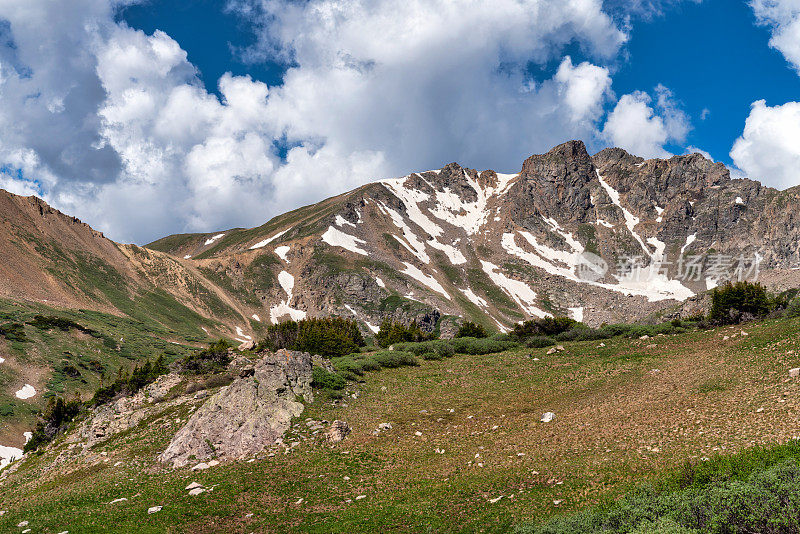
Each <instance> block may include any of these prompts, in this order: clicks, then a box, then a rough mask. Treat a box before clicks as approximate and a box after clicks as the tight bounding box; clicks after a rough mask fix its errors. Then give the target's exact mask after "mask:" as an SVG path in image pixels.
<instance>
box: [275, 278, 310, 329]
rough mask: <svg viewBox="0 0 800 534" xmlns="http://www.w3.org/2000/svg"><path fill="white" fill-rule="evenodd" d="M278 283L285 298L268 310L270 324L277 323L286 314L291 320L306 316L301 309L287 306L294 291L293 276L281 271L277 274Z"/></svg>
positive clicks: (298, 319) (299, 319)
mask: <svg viewBox="0 0 800 534" xmlns="http://www.w3.org/2000/svg"><path fill="white" fill-rule="evenodd" d="M278 283H279V284H280V285H281V288H283V291H284V292H285V293H286V300H285V301H282V302H281V303H280V304H278V305H276V306H273V307H272V308H270V310H269V317H270V320H271V321H272V324H278V320H279V319H280V318H281V317H284V316H286V315H288V316H289V317H290V318H291V319H292V320H293V321H301V320H303V319H305V318H306V312H304V311H303V310H296V309H294V308H292V307H291V306H289V305H290V304H291V303H292V292H293V291H294V276H292V275H291V274H289V273H288V272H286V271H281V272H280V274H278Z"/></svg>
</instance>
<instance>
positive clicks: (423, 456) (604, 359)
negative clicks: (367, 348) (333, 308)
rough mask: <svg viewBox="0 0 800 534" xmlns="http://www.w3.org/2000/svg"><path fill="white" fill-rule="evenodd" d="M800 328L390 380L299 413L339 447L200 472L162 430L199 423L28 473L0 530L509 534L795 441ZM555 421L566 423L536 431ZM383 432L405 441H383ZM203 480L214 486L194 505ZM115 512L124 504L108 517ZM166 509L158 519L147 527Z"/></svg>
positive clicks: (589, 346)
mask: <svg viewBox="0 0 800 534" xmlns="http://www.w3.org/2000/svg"><path fill="white" fill-rule="evenodd" d="M798 329H800V320H777V321H771V322H767V323H764V324H760V325H749V326H746V327H745V328H744V330H746V331H748V332H749V333H750V335H749V336H746V337H745V336H742V335H741V334H740V333H739V332H740V331H741V330H742V329H741V328H725V329H719V330H713V331H708V332H694V333H690V334H683V335H679V336H674V337H658V338H655V339H649V340H644V341H642V340H634V341H631V340H627V339H614V340H610V341H606V342H605V343H606V345H607V346H606V347H602V348H599V347H598V345H599V343H598V342H580V343H573V344H565V345H566V348H567V350H566V351H565V352H562V353H558V354H554V355H550V356H548V355H546V350H545V349H540V350H534V351H532V353H533V355H534V356H536V357H538V358H540V361H538V362H534V361H533V360H532V359H530V358H528V357H527V356H528V354H529V353H530V352H531V351H530V350H517V351H510V352H507V353H503V354H500V355H490V356H456V357H454V358H451V359H448V360H444V361H441V362H424V363H423V364H422V365H421V366H420V367H417V368H402V369H396V370H384V371H381V372H379V373H372V374H368V375H367V377H366V382H365V383H364V384H362V385H360V386H359V387H358V390H359V396H358V398H357V399H348V400H347V403H348V404H349V405H348V406H346V407H338V408H337V407H333V406H332V404H331V403H330V402H328V401H326V400H325V399H322V398H318V399H317V402H315V403H314V404H313V405H312V406H310V407H309V409H308V410H307V412H306V413H304V414H303V417H306V416H309V417H315V418H319V419H326V420H329V421H332V420H334V419H343V420H346V421H348V423H349V424H350V425H351V427H353V429H354V431H353V434H352V435H351V436H350V437H349V438H348V439H347V440H346V441H345V442H344V443H342V444H340V445H338V446H336V447H333V448H329V447H324V446H312V445H310V444H308V443H303V444H301V445H300V446H299V447H298V448H297V449H296V451H295V452H293V453H291V454H287V455H284V454H278V455H276V456H275V457H273V458H266V459H263V460H257V461H255V462H253V463H247V462H240V463H235V464H232V465H229V466H220V467H217V468H214V469H212V470H209V471H206V472H202V473H193V472H190V471H188V470H177V471H163V470H161V468H160V467H158V466H157V465H156V464H155V461H154V460H153V458H154V457H155V455H156V454H157V453H158V452H159V451H161V450H163V449H164V447H165V446H166V443H167V442H168V440H169V434H168V432H166V431H162V429H163V430H166V428H171V430H172V431H174V428H173V424H172V421H173V420H174V418H175V417H176V416H177V417H182V418H183V419H184V420H185V417H186V413H165V414H163V415H162V416H161V417H159V418H157V420H153V421H148V422H147V424H145V425H143V426H142V427H140V428H139V429H137V430H135V431H134V432H131V433H128V434H126V435H122V436H119V437H116V438H114V439H112V440H111V441H110V442H108V443H106V444H104V445H101V446H98V447H97V449H96V451H95V452H96V453H97V454H96V455H95V456H94V460H93V462H91V463H89V464H80V465H75V466H73V468H74V469H75V471H73V472H72V473H70V474H54V473H48V474H46V475H43V472H42V471H41V470H40V469H41V467H42V466H43V465H44V464H45V460H51V459H52V456H53V455H54V453H53V452H48V453H47V454H46V455H45V456H44V457H35V458H32V459H31V460H28V465H26V466H25V468H24V469H20V471H19V473H18V474H14V475H11V476H10V477H9V478H8V479H7V480H6V481H4V482H3V483H2V485H0V509H4V510H8V513H7V514H6V515H4V516H2V517H0V529H8V530H12V527H13V526H14V525H16V524H17V523H18V522H20V521H23V520H28V521H30V522H31V527H32V528H34V530H35V531H50V532H59V531H61V530H69V531H70V532H71V533H77V532H97V531H110V532H126V531H133V530H136V531H139V532H163V531H165V530H167V531H170V532H212V531H226V532H253V531H258V532H283V531H305V532H348V531H349V532H361V531H378V530H381V531H408V532H419V531H425V530H433V531H449V532H467V531H475V530H479V529H483V530H484V531H487V532H490V531H505V530H507V529H509V528H510V526H511V525H512V524H517V523H520V522H524V521H530V520H541V519H545V518H547V517H550V516H552V515H554V514H559V513H563V512H566V511H569V510H573V509H576V508H578V507H581V506H583V505H585V504H587V503H593V502H597V501H598V500H599V499H600V498H601V497H603V496H609V495H615V494H617V493H618V492H620V491H622V490H624V489H625V488H626V487H627V486H628V485H629V484H631V483H633V482H635V481H639V480H641V479H642V478H646V477H649V476H653V475H658V474H660V473H663V472H664V471H667V470H670V469H673V468H675V467H676V466H679V465H681V464H682V463H683V462H684V461H685V460H686V459H687V458H701V457H706V456H709V457H710V456H713V455H714V454H717V453H729V452H734V451H738V450H741V449H743V448H746V447H749V446H752V445H754V444H770V443H779V442H783V441H786V440H787V439H788V438H790V437H791V436H793V435H795V434H797V430H796V423H795V421H796V418H797V417H796V416H797V413H798V409H800V399H798V396H797V392H798V384H797V383H796V382H794V381H793V382H788V381H787V380H786V379H787V377H788V374H787V370H788V369H789V368H791V367H796V366H798V362H800V354H798V351H800V338H798V336H797V331H798ZM734 334H736V337H733V335H734ZM724 336H729V339H727V340H725V339H724ZM655 369H658V372H654V370H655ZM384 387H385V388H386V389H385V390H384V389H383V388H384ZM784 393H786V395H784ZM451 409H452V410H453V411H452V412H450V410H451ZM181 410H184V411H185V410H186V408H182V409H181ZM545 411H553V412H555V413H556V414H557V417H556V419H555V420H554V421H553V422H551V423H548V424H544V423H540V422H539V418H540V417H541V415H542V413H543V412H545ZM381 422H391V423H392V424H393V425H394V428H393V430H391V431H388V432H385V433H382V434H381V435H379V436H374V435H372V430H373V429H374V428H376V427H377V425H378V424H379V423H381ZM301 426H304V425H301ZM417 431H419V432H421V433H422V436H420V437H418V436H415V432H417ZM290 439H291V438H290ZM437 448H438V449H444V451H445V452H444V454H438V453H437V452H435V450H436V449H437ZM102 453H106V455H105V456H101V454H102ZM476 454H478V455H480V456H479V457H476ZM118 461H121V462H123V463H122V464H121V465H120V466H118V467H113V466H114V464H115V463H116V462H118ZM478 463H482V464H483V467H479V466H478ZM345 476H347V477H350V480H345V479H344V477H345ZM192 481H198V482H200V483H202V484H205V485H207V486H211V485H215V484H216V486H215V488H214V490H213V492H211V493H205V494H202V495H200V496H197V497H189V496H188V494H187V492H186V491H185V490H184V489H183V488H184V486H186V485H187V484H188V483H189V482H192ZM359 495H366V498H364V499H361V500H355V498H356V496H359ZM500 496H503V498H502V499H500V500H499V501H497V502H495V503H492V502H491V500H492V499H497V498H498V497H500ZM119 497H126V498H128V499H129V500H128V501H126V502H122V503H118V504H114V505H110V504H108V503H109V502H110V501H111V500H113V499H116V498H119ZM301 498H302V499H303V501H302V502H301V503H299V504H298V500H299V499H301ZM348 500H350V501H351V502H348ZM554 500H560V501H563V502H562V503H560V504H559V505H554V503H553V501H554ZM154 505H163V506H164V509H163V511H162V512H160V513H158V514H154V515H148V514H147V512H146V510H147V508H148V507H150V506H154ZM247 514H253V515H252V516H251V517H247Z"/></svg>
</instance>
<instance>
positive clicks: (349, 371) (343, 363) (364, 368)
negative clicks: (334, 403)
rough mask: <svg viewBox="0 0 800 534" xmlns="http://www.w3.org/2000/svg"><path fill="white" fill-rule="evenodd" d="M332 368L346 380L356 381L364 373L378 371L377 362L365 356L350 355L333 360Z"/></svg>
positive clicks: (378, 365)
mask: <svg viewBox="0 0 800 534" xmlns="http://www.w3.org/2000/svg"><path fill="white" fill-rule="evenodd" d="M332 362H333V368H334V369H336V372H337V373H338V374H339V375H341V376H342V377H344V378H345V379H347V380H358V379H359V378H361V377H362V376H364V373H367V372H370V371H379V370H380V368H381V366H380V364H379V363H378V362H376V361H375V360H373V359H372V358H370V357H369V356H367V355H365V354H351V355H349V356H344V357H342V358H333V360H332Z"/></svg>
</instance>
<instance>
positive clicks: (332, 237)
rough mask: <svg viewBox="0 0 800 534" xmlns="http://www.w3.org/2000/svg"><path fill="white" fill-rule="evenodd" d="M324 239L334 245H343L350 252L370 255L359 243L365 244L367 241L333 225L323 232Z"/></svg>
mask: <svg viewBox="0 0 800 534" xmlns="http://www.w3.org/2000/svg"><path fill="white" fill-rule="evenodd" d="M322 240H323V241H324V242H326V243H327V244H329V245H331V246H333V247H342V248H343V249H345V250H349V251H350V252H355V253H356V254H361V255H362V256H369V254H367V251H366V250H364V249H362V248H360V247H359V245H365V244H366V243H367V242H366V241H364V240H363V239H359V238H357V237H355V236H352V235H350V234H346V233H344V232H342V231H341V230H339V229H338V228H334V227H333V226H329V227H328V229H327V230H325V233H324V234H322Z"/></svg>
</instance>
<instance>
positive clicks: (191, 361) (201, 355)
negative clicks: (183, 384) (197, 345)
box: [176, 339, 231, 375]
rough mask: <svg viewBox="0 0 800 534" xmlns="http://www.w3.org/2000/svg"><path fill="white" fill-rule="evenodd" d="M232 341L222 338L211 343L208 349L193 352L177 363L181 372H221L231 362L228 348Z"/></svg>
mask: <svg viewBox="0 0 800 534" xmlns="http://www.w3.org/2000/svg"><path fill="white" fill-rule="evenodd" d="M230 348H231V345H230V343H228V342H227V341H225V340H224V339H220V340H219V341H217V342H216V343H211V344H210V345H209V346H208V348H207V349H204V350H201V351H198V352H195V353H192V354H190V355H188V356H186V357H185V358H184V359H183V360H181V361H180V362H178V363H177V365H176V367H177V368H178V370H179V372H181V373H186V374H195V375H202V374H207V373H220V372H222V371H224V370H225V369H226V368H227V366H228V364H229V363H230V362H231V357H230V355H229V354H228V350H229V349H230Z"/></svg>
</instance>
